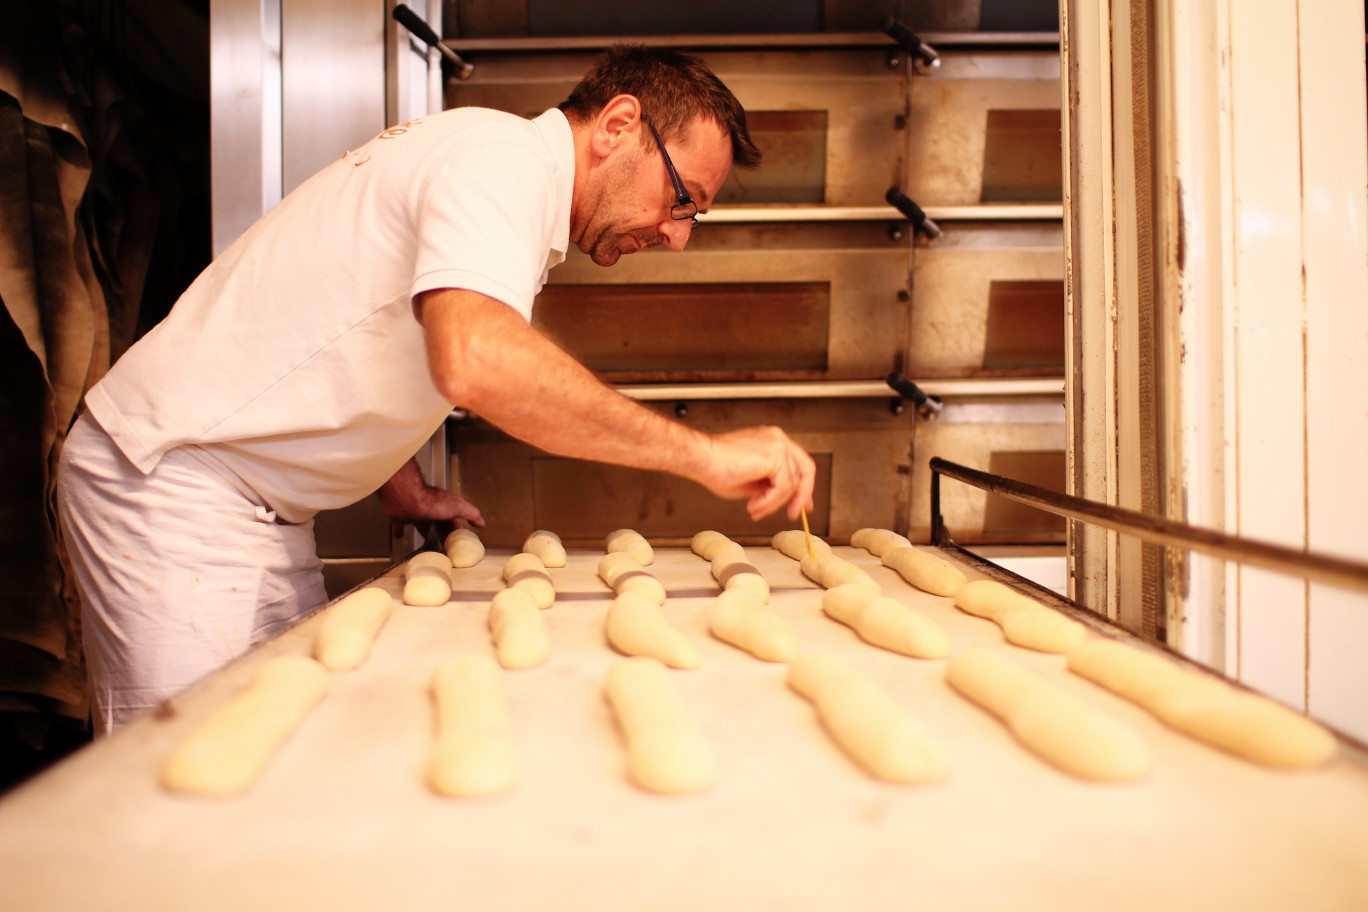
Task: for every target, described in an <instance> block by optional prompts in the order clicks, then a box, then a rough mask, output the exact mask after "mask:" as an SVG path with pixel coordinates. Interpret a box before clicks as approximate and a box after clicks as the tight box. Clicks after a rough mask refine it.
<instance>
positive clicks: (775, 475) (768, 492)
mask: <svg viewBox="0 0 1368 912" xmlns="http://www.w3.org/2000/svg"><path fill="white" fill-rule="evenodd" d="M771 430H772V431H773V433H774V434H775V435H776V437H777V443H778V452H777V453H775V454H774V456H773V462H772V463H771V465H770V469H769V472H768V474H767V475H766V477H765V478H763V479H760V480H757V482H755V487H754V488H753V490H752V494H751V497H750V500H749V501H748V503H747V504H746V510H747V512H748V513H749V514H750V517H751V519H752V520H759V519H763V518H764V517H766V516H769V515H770V514H771V513H774V512H776V511H777V510H779V509H780V508H781V507H783V506H785V505H787V506H788V511H787V512H788V517H789V519H797V518H798V516H799V512H800V510H802V509H812V506H813V504H812V488H813V484H814V483H815V481H816V477H817V464H816V463H815V462H813V459H812V457H811V456H809V455H808V454H807V452H806V451H804V450H803V449H802V448H801V447H799V446H798V445H797V444H796V443H794V442H793V441H792V440H791V439H789V438H788V436H787V435H785V434H784V433H783V432H782V431H780V430H779V429H778V428H772V429H771Z"/></svg>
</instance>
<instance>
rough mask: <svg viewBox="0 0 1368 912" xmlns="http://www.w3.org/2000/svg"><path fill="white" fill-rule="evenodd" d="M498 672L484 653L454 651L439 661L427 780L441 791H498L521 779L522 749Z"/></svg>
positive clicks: (466, 793)
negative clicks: (433, 735) (514, 735)
mask: <svg viewBox="0 0 1368 912" xmlns="http://www.w3.org/2000/svg"><path fill="white" fill-rule="evenodd" d="M500 675H501V672H500V671H499V666H498V665H497V664H496V663H495V662H494V660H493V659H491V658H490V657H489V656H483V655H460V656H454V657H453V658H450V659H446V660H445V661H443V662H442V664H441V665H439V666H437V672H436V673H435V674H434V675H433V677H432V695H433V698H434V699H435V701H436V704H437V736H436V739H435V740H434V742H433V747H432V758H431V762H430V764H429V766H428V782H429V783H430V784H431V785H432V788H433V789H434V790H435V791H437V792H438V793H439V794H442V795H454V796H474V795H494V794H497V793H499V792H505V791H507V790H508V789H510V788H512V787H513V786H514V785H516V784H517V782H518V750H517V745H516V744H515V743H514V739H513V723H512V721H511V720H510V719H509V715H508V706H507V704H506V702H505V700H504V693H503V682H502V681H501V680H500Z"/></svg>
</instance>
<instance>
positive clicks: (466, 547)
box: [442, 529, 485, 569]
mask: <svg viewBox="0 0 1368 912" xmlns="http://www.w3.org/2000/svg"><path fill="white" fill-rule="evenodd" d="M442 550H444V551H446V555H447V558H448V559H450V561H451V566H453V567H455V568H457V569H463V568H465V567H473V566H475V565H476V564H478V563H479V562H480V561H482V560H484V556H485V547H484V542H482V541H480V536H478V535H476V534H475V532H474V530H471V529H457V530H456V531H454V532H452V533H451V534H450V535H448V536H447V537H446V541H445V542H443V543H442Z"/></svg>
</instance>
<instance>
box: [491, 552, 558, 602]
mask: <svg viewBox="0 0 1368 912" xmlns="http://www.w3.org/2000/svg"><path fill="white" fill-rule="evenodd" d="M503 578H504V582H505V583H507V584H508V587H509V588H510V589H521V590H523V591H524V592H526V593H527V594H528V595H530V596H532V601H534V602H536V603H537V607H538V608H550V607H551V606H552V605H553V604H555V602H556V586H555V584H554V583H552V582H551V574H549V573H547V572H546V565H545V564H543V563H542V560H541V558H540V557H537V555H535V554H529V553H528V552H526V551H523V552H521V553H519V554H515V555H513V556H512V557H510V558H509V559H508V561H507V562H506V563H505V564H504V568H503Z"/></svg>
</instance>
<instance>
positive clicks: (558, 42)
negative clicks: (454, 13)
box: [445, 32, 1059, 53]
mask: <svg viewBox="0 0 1368 912" xmlns="http://www.w3.org/2000/svg"><path fill="white" fill-rule="evenodd" d="M919 35H920V36H921V38H922V40H923V41H925V42H926V43H928V44H930V45H932V46H936V45H940V46H942V47H955V48H977V47H984V48H1036V47H1056V48H1057V47H1059V33H1058V32H921V33H919ZM622 40H626V38H625V37H615V38H608V39H605V38H602V37H598V36H592V37H580V36H562V37H552V38H456V37H451V36H447V37H446V39H445V41H446V43H447V44H449V45H451V46H452V47H453V48H455V49H456V50H458V51H467V52H469V51H475V52H486V53H527V52H535V51H596V50H601V49H603V48H606V47H607V46H608V45H609V44H611V43H612V42H613V41H622ZM631 41H632V42H633V43H636V44H644V45H648V46H664V47H682V48H693V49H701V48H766V47H781V48H800V47H801V48H846V47H877V48H888V49H889V50H895V49H899V48H898V45H897V44H895V43H894V42H893V40H892V39H891V38H889V37H888V36H887V35H885V34H884V33H883V32H803V33H787V32H785V33H771V34H755V35H634V36H632V37H631Z"/></svg>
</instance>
